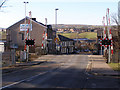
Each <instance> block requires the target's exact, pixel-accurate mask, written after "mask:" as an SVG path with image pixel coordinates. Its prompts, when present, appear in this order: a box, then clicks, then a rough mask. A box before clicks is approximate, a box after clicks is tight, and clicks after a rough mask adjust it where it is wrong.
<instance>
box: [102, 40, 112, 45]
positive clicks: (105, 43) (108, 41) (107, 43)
mask: <svg viewBox="0 0 120 90" xmlns="http://www.w3.org/2000/svg"><path fill="white" fill-rule="evenodd" d="M102 45H111V40H102Z"/></svg>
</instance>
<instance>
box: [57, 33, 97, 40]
mask: <svg viewBox="0 0 120 90" xmlns="http://www.w3.org/2000/svg"><path fill="white" fill-rule="evenodd" d="M59 34H60V35H63V36H65V37H68V38H71V39H74V38H88V39H96V38H97V33H94V32H84V33H80V34H77V33H59Z"/></svg>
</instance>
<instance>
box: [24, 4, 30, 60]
mask: <svg viewBox="0 0 120 90" xmlns="http://www.w3.org/2000/svg"><path fill="white" fill-rule="evenodd" d="M23 3H24V4H25V39H26V37H27V36H26V4H28V3H29V2H23ZM24 53H26V54H25V57H26V58H27V61H28V46H27V52H26V51H24ZM26 58H24V59H26Z"/></svg>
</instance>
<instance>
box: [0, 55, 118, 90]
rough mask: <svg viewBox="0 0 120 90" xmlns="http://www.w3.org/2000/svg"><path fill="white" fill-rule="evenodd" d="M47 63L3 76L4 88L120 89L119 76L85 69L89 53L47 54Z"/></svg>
mask: <svg viewBox="0 0 120 90" xmlns="http://www.w3.org/2000/svg"><path fill="white" fill-rule="evenodd" d="M39 59H40V60H41V59H44V60H47V63H43V64H40V65H35V66H30V67H29V68H25V69H22V70H19V71H15V72H12V73H8V74H5V75H3V77H2V80H3V85H2V86H3V88H118V87H119V85H118V84H119V82H118V79H117V78H113V77H103V76H93V75H90V74H88V73H87V72H86V68H87V65H88V63H89V57H88V55H46V56H43V57H40V58H39Z"/></svg>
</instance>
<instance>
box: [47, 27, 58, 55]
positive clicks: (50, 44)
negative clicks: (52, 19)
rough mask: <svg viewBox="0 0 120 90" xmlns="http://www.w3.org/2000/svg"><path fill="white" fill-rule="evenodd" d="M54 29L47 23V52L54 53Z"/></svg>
mask: <svg viewBox="0 0 120 90" xmlns="http://www.w3.org/2000/svg"><path fill="white" fill-rule="evenodd" d="M55 33H56V32H55V31H54V30H53V29H52V26H51V25H47V49H48V51H47V53H48V54H54V53H55V51H56V48H55V46H56V44H55V37H56V35H55Z"/></svg>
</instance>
